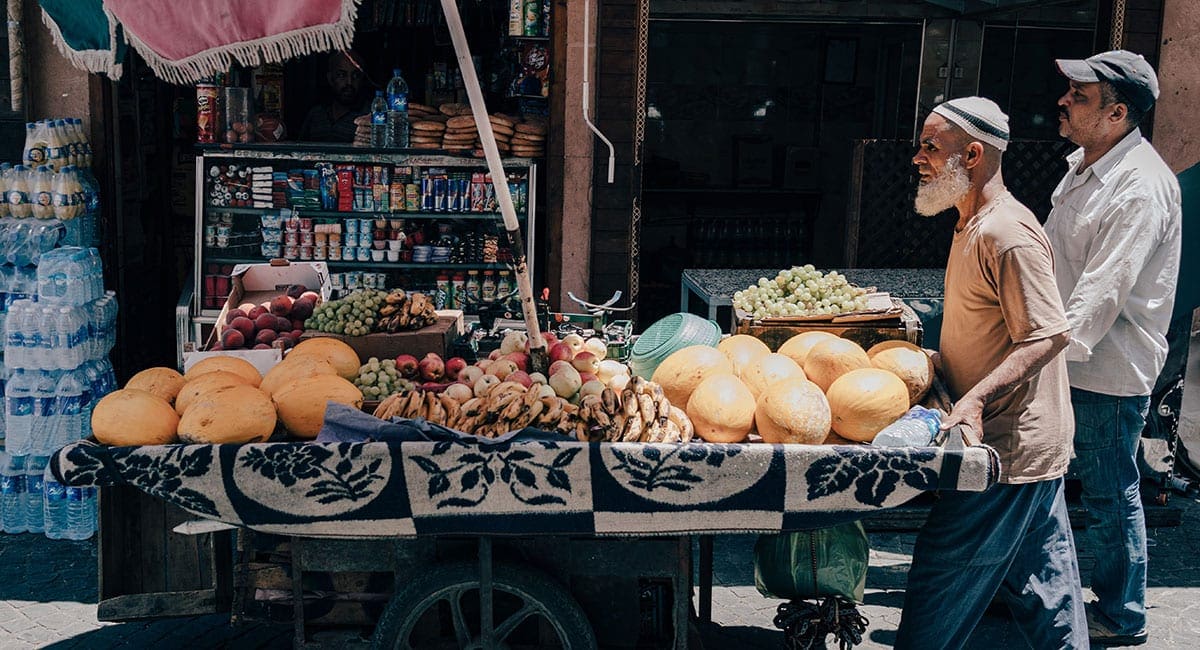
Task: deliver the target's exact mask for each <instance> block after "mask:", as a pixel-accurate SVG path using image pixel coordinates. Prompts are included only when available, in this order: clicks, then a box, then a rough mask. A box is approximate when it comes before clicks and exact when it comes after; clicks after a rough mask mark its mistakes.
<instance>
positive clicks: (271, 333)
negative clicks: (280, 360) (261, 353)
mask: <svg viewBox="0 0 1200 650" xmlns="http://www.w3.org/2000/svg"><path fill="white" fill-rule="evenodd" d="M275 336H276V334H275V330H259V331H258V334H256V335H254V342H255V343H262V344H265V345H266V346H267V347H270V345H271V341H274V340H275Z"/></svg>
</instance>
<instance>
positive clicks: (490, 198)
mask: <svg viewBox="0 0 1200 650" xmlns="http://www.w3.org/2000/svg"><path fill="white" fill-rule="evenodd" d="M498 206H499V203H498V202H497V201H496V186H495V185H492V182H491V181H490V180H489V181H487V182H485V183H484V184H483V211H484V212H495V211H496V208H497V207H498Z"/></svg>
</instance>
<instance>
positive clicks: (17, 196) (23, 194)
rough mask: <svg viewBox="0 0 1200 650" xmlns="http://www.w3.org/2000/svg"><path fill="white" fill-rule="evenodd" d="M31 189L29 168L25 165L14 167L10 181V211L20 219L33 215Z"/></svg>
mask: <svg viewBox="0 0 1200 650" xmlns="http://www.w3.org/2000/svg"><path fill="white" fill-rule="evenodd" d="M29 189H30V188H29V168H28V167H26V166H25V165H17V166H16V167H13V169H12V176H11V177H10V180H9V183H8V211H9V212H10V213H11V214H12V216H14V217H16V218H18V219H25V218H27V217H29V216H31V215H33V206H32V205H31V204H30V202H29Z"/></svg>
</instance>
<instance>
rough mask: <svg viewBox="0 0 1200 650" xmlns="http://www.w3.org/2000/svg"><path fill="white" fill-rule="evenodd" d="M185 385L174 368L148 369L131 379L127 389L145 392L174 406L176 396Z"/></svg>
mask: <svg viewBox="0 0 1200 650" xmlns="http://www.w3.org/2000/svg"><path fill="white" fill-rule="evenodd" d="M183 384H184V379H183V375H181V374H179V371H177V370H175V369H174V368H146V369H145V370H143V371H141V372H139V373H138V374H136V375H134V376H133V377H132V378H130V380H129V381H128V382H127V383H126V384H125V388H133V389H136V390H144V391H146V392H148V393H153V394H154V395H157V396H158V397H161V398H162V399H163V400H164V401H166V402H167V403H168V404H174V403H175V396H176V395H178V394H179V389H181V388H183Z"/></svg>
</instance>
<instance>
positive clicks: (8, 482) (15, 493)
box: [0, 452, 25, 533]
mask: <svg viewBox="0 0 1200 650" xmlns="http://www.w3.org/2000/svg"><path fill="white" fill-rule="evenodd" d="M0 461H3V466H2V467H0V527H2V528H3V529H4V532H6V533H23V532H25V457H24V456H18V455H14V454H13V453H12V452H8V453H6V454H0Z"/></svg>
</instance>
